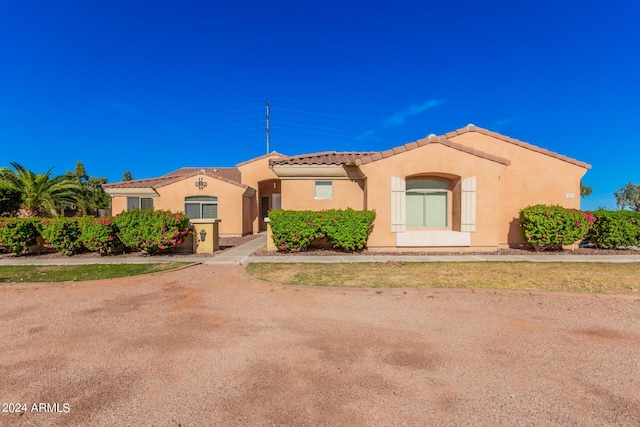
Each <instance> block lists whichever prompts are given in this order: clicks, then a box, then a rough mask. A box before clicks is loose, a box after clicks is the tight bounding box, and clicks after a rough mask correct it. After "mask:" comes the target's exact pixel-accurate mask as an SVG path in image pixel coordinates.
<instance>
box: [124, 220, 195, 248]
mask: <svg viewBox="0 0 640 427" xmlns="http://www.w3.org/2000/svg"><path fill="white" fill-rule="evenodd" d="M114 222H115V225H116V226H117V227H118V232H117V237H118V238H119V239H120V241H121V242H122V243H123V244H124V245H125V246H127V247H129V248H132V249H138V250H140V251H142V252H143V253H145V254H147V255H153V254H157V253H161V252H167V251H170V250H172V249H174V248H175V247H176V246H178V245H180V244H182V242H183V241H184V238H185V236H186V235H187V233H188V232H189V229H188V227H189V218H188V217H187V216H185V215H184V214H183V213H175V214H174V213H171V212H169V211H162V210H158V211H153V210H140V209H134V210H131V211H126V212H122V213H120V214H118V215H117V216H116V217H115V218H114Z"/></svg>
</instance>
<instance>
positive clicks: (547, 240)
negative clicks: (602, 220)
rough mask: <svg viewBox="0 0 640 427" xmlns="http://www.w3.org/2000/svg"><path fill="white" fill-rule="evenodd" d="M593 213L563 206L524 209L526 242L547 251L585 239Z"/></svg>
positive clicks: (538, 249)
mask: <svg viewBox="0 0 640 427" xmlns="http://www.w3.org/2000/svg"><path fill="white" fill-rule="evenodd" d="M591 216H593V215H591V214H589V216H586V215H585V213H584V212H580V211H577V210H570V209H565V208H563V207H562V206H547V205H535V206H528V207H526V208H524V209H522V210H521V211H520V228H522V233H523V236H524V240H525V242H527V243H529V244H531V245H532V246H533V248H534V249H535V250H536V251H544V250H545V249H548V248H550V247H554V246H555V247H561V246H562V245H572V244H574V243H576V242H578V241H579V240H581V239H582V238H584V236H585V235H586V234H587V233H588V232H589V229H590V228H591V225H592V224H593V222H591V219H590V218H591Z"/></svg>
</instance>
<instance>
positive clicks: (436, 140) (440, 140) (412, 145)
mask: <svg viewBox="0 0 640 427" xmlns="http://www.w3.org/2000/svg"><path fill="white" fill-rule="evenodd" d="M427 144H442V145H446V146H448V147H451V148H453V149H455V150H459V151H464V152H465V153H469V154H473V155H474V156H478V157H482V158H483V159H487V160H491V161H494V162H497V163H502V164H503V165H507V166H509V165H510V164H511V161H510V160H509V159H505V158H504V157H500V156H496V155H493V154H490V153H485V152H484V151H480V150H476V149H474V148H471V147H467V146H466V145H462V144H459V143H457V142H453V141H450V140H449V139H447V138H446V137H445V136H436V135H429V136H427V137H425V138H422V139H418V140H417V141H413V142H409V143H407V144H404V145H400V146H398V147H395V148H392V149H390V150H386V151H382V152H380V153H372V154H370V155H368V156H363V157H360V158H359V159H356V160H355V161H354V162H353V164H354V165H356V166H360V165H366V164H367V163H371V162H375V161H376V160H380V159H385V158H387V157H391V156H394V155H396V154H399V153H402V152H404V151H410V150H414V149H416V148H418V147H422V146H424V145H427Z"/></svg>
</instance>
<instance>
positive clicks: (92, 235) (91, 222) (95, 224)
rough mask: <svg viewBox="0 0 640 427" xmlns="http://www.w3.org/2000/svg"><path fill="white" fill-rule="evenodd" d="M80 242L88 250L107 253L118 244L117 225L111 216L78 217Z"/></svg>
mask: <svg viewBox="0 0 640 427" xmlns="http://www.w3.org/2000/svg"><path fill="white" fill-rule="evenodd" d="M80 242H81V243H82V245H83V246H84V247H85V248H86V249H87V250H89V251H92V252H98V253H100V254H102V255H108V254H110V253H112V252H113V250H114V249H115V248H116V247H117V246H119V245H120V244H121V243H120V239H118V227H117V226H116V223H115V221H114V220H113V218H94V217H89V216H85V217H82V218H81V219H80Z"/></svg>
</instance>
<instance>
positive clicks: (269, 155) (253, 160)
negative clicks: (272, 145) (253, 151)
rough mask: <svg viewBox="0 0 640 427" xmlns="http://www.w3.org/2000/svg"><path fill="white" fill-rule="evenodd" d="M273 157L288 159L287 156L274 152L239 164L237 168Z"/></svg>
mask: <svg viewBox="0 0 640 427" xmlns="http://www.w3.org/2000/svg"><path fill="white" fill-rule="evenodd" d="M271 156H277V157H287V156H286V155H284V154H281V153H278V152H277V151H272V152H270V153H267V154H263V155H262V156H259V157H254V158H253V159H249V160H245V161H244V162H242V163H238V164H237V165H236V167H238V166H243V165H246V164H248V163H251V162H255V161H256V160H260V159H264V158H267V157H271Z"/></svg>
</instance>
